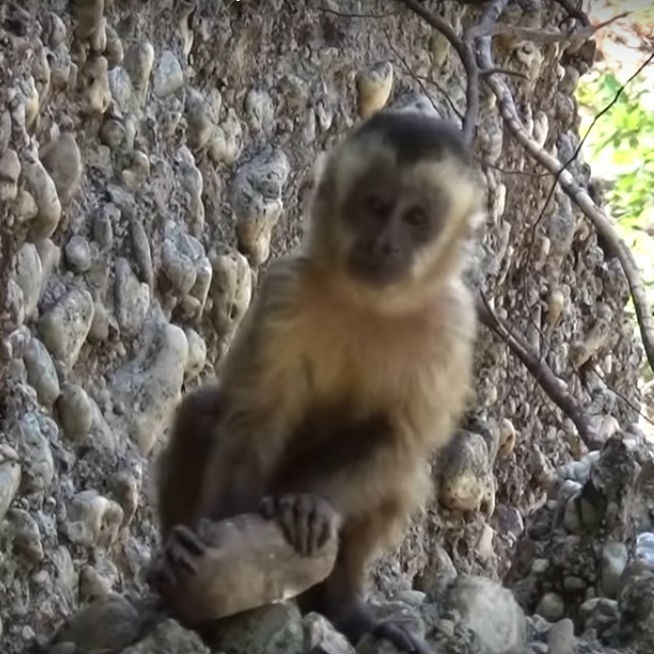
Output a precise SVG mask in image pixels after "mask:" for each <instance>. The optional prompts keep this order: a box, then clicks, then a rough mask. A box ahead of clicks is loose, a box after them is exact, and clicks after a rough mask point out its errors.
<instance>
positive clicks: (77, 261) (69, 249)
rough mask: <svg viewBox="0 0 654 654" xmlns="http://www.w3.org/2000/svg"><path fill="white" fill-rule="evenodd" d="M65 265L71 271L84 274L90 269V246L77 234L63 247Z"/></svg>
mask: <svg viewBox="0 0 654 654" xmlns="http://www.w3.org/2000/svg"><path fill="white" fill-rule="evenodd" d="M64 256H65V257H66V263H67V264H68V265H69V266H70V268H71V270H73V271H74V272H78V273H84V272H86V271H87V270H89V268H90V267H91V245H90V244H89V242H88V241H87V240H86V239H85V238H84V237H83V236H80V235H79V234H74V235H73V236H71V237H70V239H68V242H67V243H66V245H65V246H64Z"/></svg>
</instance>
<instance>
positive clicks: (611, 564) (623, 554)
mask: <svg viewBox="0 0 654 654" xmlns="http://www.w3.org/2000/svg"><path fill="white" fill-rule="evenodd" d="M628 559H629V553H628V552H627V547H626V546H625V545H624V544H623V543H618V542H614V541H609V542H608V543H605V545H604V547H603V548H602V592H603V594H604V596H605V597H609V598H615V596H616V594H617V592H618V587H619V585H620V577H621V576H622V573H623V572H624V569H625V568H626V567H627V560H628Z"/></svg>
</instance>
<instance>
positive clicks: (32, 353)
mask: <svg viewBox="0 0 654 654" xmlns="http://www.w3.org/2000/svg"><path fill="white" fill-rule="evenodd" d="M23 361H24V362H25V369H26V371H27V383H28V384H30V386H32V387H33V388H34V390H35V391H36V394H37V396H38V398H39V402H41V404H43V405H44V406H46V407H48V408H50V407H52V405H53V403H54V401H55V400H56V399H57V397H58V396H59V378H58V377H57V371H56V369H55V366H54V363H53V361H52V358H51V357H50V354H49V353H48V350H47V349H46V347H45V345H43V343H41V341H40V340H39V339H38V338H31V339H30V341H29V343H28V345H27V347H26V348H25V352H24V354H23Z"/></svg>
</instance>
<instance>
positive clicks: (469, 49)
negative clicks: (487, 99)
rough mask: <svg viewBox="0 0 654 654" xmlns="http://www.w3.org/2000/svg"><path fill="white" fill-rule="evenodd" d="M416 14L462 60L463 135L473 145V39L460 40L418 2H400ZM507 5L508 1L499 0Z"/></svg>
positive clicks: (475, 95)
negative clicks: (464, 77)
mask: <svg viewBox="0 0 654 654" xmlns="http://www.w3.org/2000/svg"><path fill="white" fill-rule="evenodd" d="M399 1H400V2H401V3H402V4H404V5H406V6H407V7H408V8H409V9H410V10H411V11H413V12H414V13H415V14H418V16H420V17H421V18H422V19H423V20H425V21H426V22H427V23H428V24H429V25H431V26H432V27H433V28H434V29H435V30H438V31H439V32H440V33H441V34H442V35H443V36H444V37H445V38H446V39H447V40H448V41H449V43H450V45H451V46H452V47H453V48H454V50H455V51H456V53H457V54H458V55H459V58H460V59H461V63H462V64H463V68H464V69H465V72H466V76H467V84H466V112H465V115H464V117H463V135H464V138H465V140H466V143H472V141H473V139H474V136H475V127H476V125H477V117H478V115H479V68H478V67H477V62H476V60H475V54H474V49H473V45H472V41H473V39H472V38H471V39H468V38H464V39H463V40H462V39H460V38H459V37H458V35H457V33H456V32H455V31H454V29H453V28H452V26H451V25H450V24H449V23H447V22H446V21H444V20H443V19H442V18H441V17H440V16H437V15H436V14H433V13H432V12H430V11H428V10H427V9H426V8H425V7H423V5H422V4H420V2H418V0H399ZM499 1H500V2H502V3H503V4H504V5H506V2H507V0H499Z"/></svg>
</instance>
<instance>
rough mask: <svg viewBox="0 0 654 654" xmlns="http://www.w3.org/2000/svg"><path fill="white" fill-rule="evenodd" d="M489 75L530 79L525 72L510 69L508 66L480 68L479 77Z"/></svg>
mask: <svg viewBox="0 0 654 654" xmlns="http://www.w3.org/2000/svg"><path fill="white" fill-rule="evenodd" d="M487 75H509V77H520V78H522V79H526V80H528V79H529V77H527V75H525V74H524V73H520V72H518V71H517V70H509V69H508V68H491V69H489V70H480V71H479V77H482V78H483V77H486V76H487Z"/></svg>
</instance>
